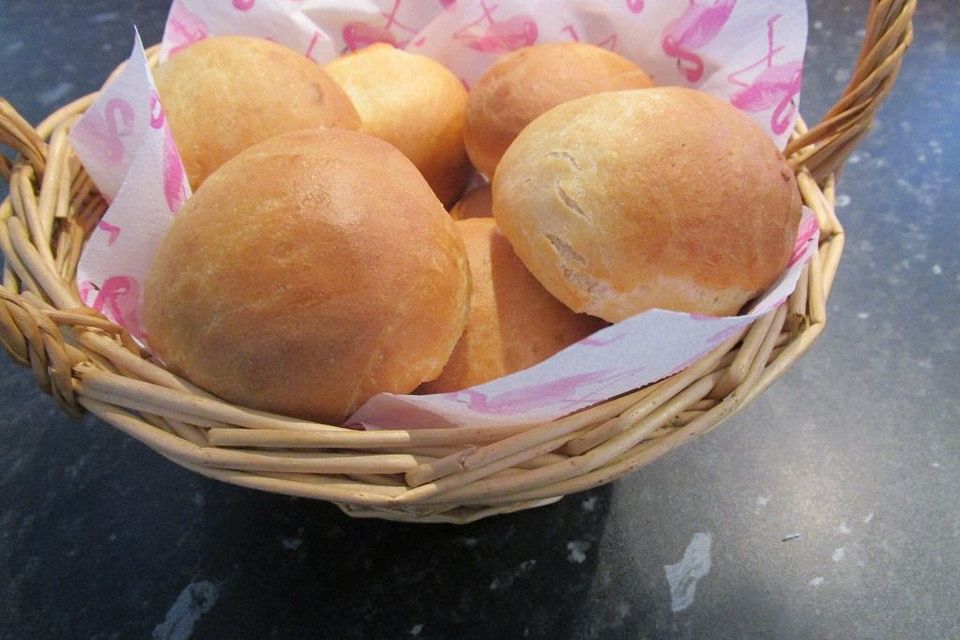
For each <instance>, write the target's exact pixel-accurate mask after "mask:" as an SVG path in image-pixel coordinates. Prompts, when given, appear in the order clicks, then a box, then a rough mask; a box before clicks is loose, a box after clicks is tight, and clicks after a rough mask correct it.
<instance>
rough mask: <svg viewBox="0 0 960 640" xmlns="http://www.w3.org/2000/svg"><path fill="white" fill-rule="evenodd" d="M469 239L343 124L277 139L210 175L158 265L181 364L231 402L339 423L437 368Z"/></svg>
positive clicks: (165, 354) (463, 306)
mask: <svg viewBox="0 0 960 640" xmlns="http://www.w3.org/2000/svg"><path fill="white" fill-rule="evenodd" d="M469 298H470V279H469V267H468V265H467V258H466V254H465V252H464V248H463V241H462V240H461V238H460V235H459V233H458V232H457V230H456V228H455V226H454V223H453V221H452V220H451V219H450V216H449V215H448V214H447V213H446V211H445V210H444V209H443V206H442V205H441V204H440V202H439V201H438V200H437V198H436V196H434V194H433V192H432V191H431V190H430V187H429V186H428V185H427V183H426V182H425V181H424V179H423V177H422V176H421V175H420V173H419V172H418V171H417V170H416V168H415V167H414V166H413V165H412V164H411V163H410V161H409V160H407V159H406V158H405V157H404V156H403V154H401V153H400V152H399V151H397V150H396V149H394V148H393V147H391V146H390V145H389V144H387V143H386V142H383V141H381V140H377V139H376V138H373V137H371V136H367V135H365V134H363V133H359V132H354V131H345V130H342V129H312V130H305V131H295V132H290V133H285V134H281V135H280V136H277V137H274V138H271V139H270V140H267V141H266V142H262V143H260V144H258V145H255V146H253V147H251V148H250V149H247V150H246V151H244V152H242V153H241V154H240V155H238V156H236V157H234V158H233V159H232V160H230V161H228V162H227V163H226V164H224V165H223V166H222V167H221V168H220V169H218V170H217V171H215V172H214V173H213V174H211V175H210V177H209V178H207V180H206V182H204V183H203V185H202V186H201V187H200V188H199V189H198V190H197V192H196V193H195V194H194V195H193V197H192V198H190V199H189V200H188V201H187V203H186V204H185V205H184V207H183V209H181V211H180V213H179V214H178V215H177V218H176V220H175V221H174V223H173V226H172V228H171V230H170V233H169V235H168V236H167V237H166V238H165V239H164V241H163V244H162V245H161V247H160V249H159V251H158V252H157V256H156V259H155V261H154V263H153V265H152V266H151V270H150V274H149V277H148V278H147V282H146V287H145V294H144V299H145V307H144V320H145V326H146V331H147V335H148V341H149V344H150V346H151V347H152V348H153V349H155V350H156V352H157V353H158V354H159V355H160V356H161V357H162V358H163V360H164V361H165V362H166V363H167V364H168V365H169V366H170V367H171V369H172V370H174V371H176V372H178V373H180V374H182V375H183V376H185V377H186V378H188V379H189V380H191V381H193V382H194V383H196V384H197V385H199V386H200V387H203V388H204V389H207V390H208V391H210V392H212V393H214V394H216V395H218V396H221V397H223V398H225V399H226V400H229V401H231V402H234V403H237V404H242V405H246V406H249V407H254V408H257V409H264V410H268V411H273V412H278V413H281V414H285V415H290V416H298V417H303V418H310V419H315V420H323V421H327V422H331V423H337V422H340V421H342V420H343V419H344V418H345V417H346V416H347V415H348V414H350V413H351V412H352V411H353V410H355V409H356V408H357V407H359V406H360V404H362V403H363V402H364V401H365V400H367V399H368V398H370V397H371V396H373V395H375V394H376V393H378V392H381V391H391V392H396V393H407V392H410V391H412V390H414V389H415V388H416V387H417V386H418V385H419V384H420V383H421V382H423V381H425V380H430V379H433V378H435V377H436V376H437V375H439V374H440V372H441V370H442V369H443V366H444V364H445V363H446V362H447V358H448V357H449V355H450V352H451V351H452V350H453V347H454V345H455V344H456V342H457V340H458V339H459V338H460V334H461V333H462V331H463V327H464V325H465V323H466V318H467V311H468V308H469Z"/></svg>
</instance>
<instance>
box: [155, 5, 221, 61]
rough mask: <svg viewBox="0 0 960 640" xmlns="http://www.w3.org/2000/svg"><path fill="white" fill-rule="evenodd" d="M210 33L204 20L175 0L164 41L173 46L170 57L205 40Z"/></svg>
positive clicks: (171, 7) (171, 6) (168, 18)
mask: <svg viewBox="0 0 960 640" xmlns="http://www.w3.org/2000/svg"><path fill="white" fill-rule="evenodd" d="M209 31H210V29H209V28H208V27H207V23H206V22H205V21H204V20H203V18H201V17H200V16H198V15H197V14H195V13H194V12H192V11H190V10H189V9H187V8H186V7H185V6H183V3H182V2H180V1H179V0H174V2H173V4H172V5H170V15H169V16H168V17H167V27H166V29H165V30H164V34H163V39H164V41H168V42H169V43H170V44H172V45H173V46H171V47H170V51H169V55H171V56H173V55H176V54H177V53H179V52H180V51H182V50H184V49H186V48H187V47H189V46H190V45H192V44H193V43H195V42H199V41H200V40H203V39H204V38H206V37H207V34H208V33H209Z"/></svg>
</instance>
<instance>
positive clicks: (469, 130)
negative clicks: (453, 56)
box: [463, 42, 653, 178]
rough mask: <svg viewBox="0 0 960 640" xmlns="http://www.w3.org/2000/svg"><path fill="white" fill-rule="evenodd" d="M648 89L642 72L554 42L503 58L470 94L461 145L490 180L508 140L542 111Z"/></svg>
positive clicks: (611, 57)
mask: <svg viewBox="0 0 960 640" xmlns="http://www.w3.org/2000/svg"><path fill="white" fill-rule="evenodd" d="M651 86H653V81H652V80H651V79H650V76H648V75H647V74H646V73H645V72H644V71H643V69H641V68H640V67H638V66H637V65H635V64H634V63H633V62H631V61H630V60H627V59H626V58H624V57H622V56H619V55H617V54H615V53H613V52H611V51H607V50H606V49H602V48H600V47H595V46H593V45H591V44H585V43H582V42H553V43H548V44H539V45H536V46H533V47H525V48H523V49H517V50H516V51H513V52H511V53H508V54H507V55H505V56H503V57H502V58H500V59H499V60H497V62H496V63H494V64H493V66H491V67H490V68H489V69H487V71H486V73H484V74H483V76H481V77H480V79H479V80H477V83H476V84H475V85H474V86H473V88H472V89H471V90H470V99H469V101H468V102H467V112H466V116H465V119H464V129H463V135H464V141H465V142H466V145H467V153H468V154H469V155H470V160H471V161H472V162H473V164H474V166H475V167H476V168H477V169H479V170H480V171H481V172H483V173H484V174H486V175H487V177H489V178H493V173H494V170H495V169H496V168H497V163H498V162H500V157H501V156H502V155H503V153H504V151H506V150H507V147H509V146H510V143H511V142H513V139H514V138H516V137H517V135H518V134H519V133H520V131H522V130H523V128H524V127H525V126H527V125H528V124H530V123H531V122H533V120H534V118H536V117H537V116H539V115H540V114H541V113H544V112H545V111H547V110H549V109H551V108H553V107H555V106H557V105H558V104H562V103H564V102H566V101H568V100H573V99H574V98H580V97H583V96H588V95H591V94H594V93H600V92H601V91H620V90H625V89H643V88H645V87H651Z"/></svg>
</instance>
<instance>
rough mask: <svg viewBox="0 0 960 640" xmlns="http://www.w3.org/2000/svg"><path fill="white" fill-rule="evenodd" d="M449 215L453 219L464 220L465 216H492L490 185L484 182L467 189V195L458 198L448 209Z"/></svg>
mask: <svg viewBox="0 0 960 640" xmlns="http://www.w3.org/2000/svg"><path fill="white" fill-rule="evenodd" d="M450 216H451V217H452V218H453V219H454V220H466V219H467V218H492V217H493V201H492V195H491V193H490V185H488V184H485V185H483V186H481V187H477V188H476V189H473V190H472V191H468V192H467V195H465V196H463V197H462V198H460V201H459V202H457V204H455V205H454V206H453V209H450Z"/></svg>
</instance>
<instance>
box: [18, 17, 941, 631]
mask: <svg viewBox="0 0 960 640" xmlns="http://www.w3.org/2000/svg"><path fill="white" fill-rule="evenodd" d="M678 1H679V0H678ZM166 5H167V2H166V0H158V1H156V2H142V1H124V2H121V1H120V0H99V1H96V2H85V3H74V2H66V1H58V2H53V1H50V2H33V1H25V0H24V1H16V0H0V69H2V72H0V95H3V96H4V97H6V98H8V99H9V100H10V101H11V102H13V103H14V104H15V105H16V106H17V107H18V108H19V109H20V110H21V111H22V112H23V113H24V114H25V115H26V116H27V117H28V118H29V119H30V120H31V121H33V122H37V121H38V120H39V119H40V118H41V117H42V116H43V115H45V114H46V113H48V112H50V111H51V110H53V109H54V108H55V107H57V106H59V105H61V104H63V103H65V102H66V101H68V100H71V99H73V98H76V97H79V96H81V95H83V94H85V93H87V92H89V91H92V90H95V89H96V88H97V86H98V85H99V83H100V82H101V81H102V80H103V78H104V77H105V76H106V75H107V73H108V72H109V71H110V70H111V69H112V68H113V67H114V66H115V65H116V64H117V63H118V62H120V61H121V60H122V59H123V58H124V57H125V56H126V54H127V52H128V50H129V43H130V36H131V29H130V27H131V25H132V24H137V25H139V27H140V30H141V33H142V34H143V38H144V41H145V42H156V41H157V40H158V39H159V37H160V34H161V31H162V26H163V19H164V17H165V12H166ZM866 7H867V1H866V0H842V1H834V0H812V1H811V3H810V14H811V15H810V23H811V30H810V46H809V50H808V56H807V68H806V75H805V82H804V85H805V86H804V93H803V99H802V105H801V107H802V111H803V112H804V114H805V116H806V117H807V119H808V121H816V119H817V118H818V117H819V115H820V114H822V113H823V112H824V111H825V110H826V108H827V107H828V106H829V104H830V102H831V100H833V99H834V98H835V97H836V96H837V95H838V94H839V92H840V91H841V90H842V88H843V86H844V85H845V83H846V81H847V79H848V77H849V69H850V68H851V66H852V63H853V61H854V59H855V57H856V52H857V48H858V45H859V42H860V38H861V37H862V31H861V29H862V27H863V22H864V17H865V15H866ZM916 27H917V34H916V36H917V37H916V42H915V44H914V46H913V48H912V49H911V51H910V52H909V54H908V56H907V59H906V64H905V67H904V70H903V73H902V75H901V77H900V79H899V82H898V85H897V87H896V89H895V91H894V93H893V94H892V95H891V96H890V98H889V99H888V101H887V103H886V105H885V106H884V107H883V109H882V110H881V112H880V114H879V118H878V120H877V125H876V128H875V130H874V131H873V132H872V134H871V135H870V136H869V138H867V140H866V141H865V142H864V143H863V144H862V145H861V147H860V148H859V149H858V150H857V151H856V153H855V154H854V155H853V157H852V158H851V159H850V162H849V164H848V165H847V168H846V170H845V172H844V174H843V176H842V179H841V182H840V187H839V190H838V191H839V205H840V209H839V213H840V215H841V218H842V221H843V222H844V224H845V227H846V231H847V238H848V240H847V248H846V252H845V255H844V259H843V262H842V264H841V269H840V273H839V275H838V278H837V281H836V285H835V288H834V291H833V293H832V296H831V298H830V302H829V309H828V313H829V322H828V327H827V330H826V332H825V334H824V335H823V336H822V337H821V339H820V341H819V342H818V343H817V345H816V346H815V347H814V349H813V350H812V351H811V352H810V353H809V354H808V355H807V356H806V357H805V358H804V359H802V360H801V361H800V362H799V363H798V364H797V365H796V366H795V367H794V368H793V369H791V370H790V372H789V373H788V374H787V375H786V376H785V377H784V378H783V379H782V380H780V381H779V382H777V383H776V384H774V385H773V387H771V388H770V389H769V390H768V391H767V392H766V393H765V394H764V395H763V396H762V397H761V398H760V399H759V400H757V401H756V402H754V403H753V404H752V405H751V406H750V407H748V409H747V410H745V411H744V412H743V413H741V414H739V415H738V416H736V417H735V418H733V419H731V420H729V421H728V422H726V423H725V424H724V425H723V426H722V427H721V428H719V429H717V430H715V431H713V432H711V433H710V434H709V435H708V436H706V437H704V438H701V439H699V440H697V441H696V442H694V443H693V444H690V445H688V446H686V447H684V448H683V449H681V450H680V451H678V452H675V453H673V454H671V455H668V456H667V457H665V458H663V459H661V460H659V461H657V462H655V463H654V464H652V465H650V466H648V467H646V468H644V469H642V470H640V471H639V472H637V473H635V474H633V475H631V476H629V477H627V478H625V479H623V480H621V481H619V482H617V483H615V484H613V485H612V486H607V487H604V488H601V489H598V490H595V491H592V492H589V493H585V494H581V495H576V496H571V497H568V498H566V499H564V500H562V501H561V502H560V503H558V504H556V505H553V506H549V507H545V508H541V509H537V510H534V511H530V512H525V513H518V514H515V515H510V516H502V517H497V518H494V519H490V520H485V521H481V522H478V523H475V524H472V525H467V526H461V527H456V526H440V525H429V526H427V525H401V524H394V523H387V522H379V521H355V520H351V519H349V518H347V517H346V516H344V515H342V514H341V513H340V512H339V510H337V509H336V508H335V507H333V506H330V505H328V504H323V503H316V502H311V501H308V500H301V499H292V498H286V497H282V496H275V495H269V494H263V493H258V492H254V491H250V490H245V489H240V488H236V487H232V486H228V485H224V484H219V483H216V482H213V481H209V480H206V479H204V478H201V477H199V476H197V475H194V474H192V473H190V472H188V471H185V470H183V469H180V468H179V467H176V466H174V465H173V464H171V463H169V462H167V461H166V460H164V459H163V458H161V457H160V456H158V455H156V454H154V453H152V452H151V451H149V450H148V449H146V448H145V447H143V446H142V445H140V444H139V443H136V442H134V441H132V440H130V439H129V438H127V437H126V436H124V435H122V434H121V433H119V432H117V431H116V430H114V429H113V428H111V427H110V426H108V425H106V424H104V423H101V422H99V421H97V420H95V419H93V418H91V417H87V418H85V419H83V420H80V421H75V420H72V419H70V418H67V417H66V416H65V415H63V414H62V413H61V412H60V410H59V409H58V408H57V407H56V405H55V404H54V402H53V400H52V399H51V398H49V397H47V396H45V395H42V394H41V393H40V391H39V390H38V389H37V388H36V384H35V382H34V381H33V378H32V376H31V374H30V373H29V371H27V370H25V369H20V368H17V367H16V366H15V365H13V364H12V362H11V361H9V359H8V358H7V357H5V356H4V357H2V359H0V402H2V409H0V638H17V639H20V638H146V637H152V638H156V639H175V640H185V639H186V638H193V639H197V640H199V639H204V638H240V637H251V638H284V639H286V638H300V637H304V638H307V637H309V638H314V637H324V638H367V639H370V638H421V639H423V638H454V637H455V638H526V637H529V638H550V639H564V638H570V639H574V638H576V639H581V638H583V639H586V638H633V639H636V638H776V639H778V640H786V639H794V638H796V639H807V638H931V639H933V638H956V637H960V354H958V345H960V323H958V320H957V316H958V311H960V257H958V255H960V254H958V252H957V249H956V247H957V246H958V243H960V224H958V212H960V189H958V187H957V177H958V174H960V151H958V144H957V143H958V140H957V138H958V133H960V5H957V3H956V2H955V0H925V1H924V2H922V3H921V7H920V10H919V15H918V17H917V21H916ZM790 534H800V535H799V537H793V538H792V539H790V540H788V541H783V539H784V537H789V536H790ZM678 576H679V578H680V581H679V582H678ZM684 580H685V581H686V582H684ZM671 582H673V583H674V584H673V586H674V593H673V595H671ZM680 582H683V584H680ZM692 583H695V590H692V589H689V586H690V585H691V584H692ZM684 586H687V587H688V588H687V589H686V590H684V588H683V587H684Z"/></svg>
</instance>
